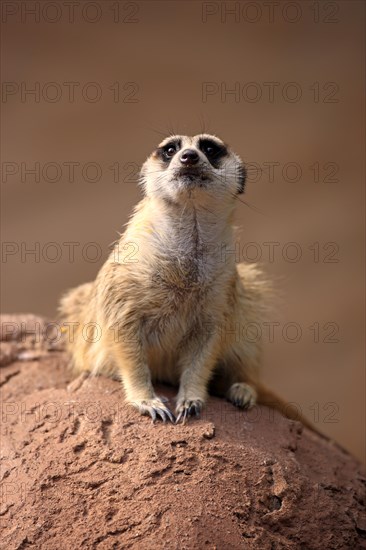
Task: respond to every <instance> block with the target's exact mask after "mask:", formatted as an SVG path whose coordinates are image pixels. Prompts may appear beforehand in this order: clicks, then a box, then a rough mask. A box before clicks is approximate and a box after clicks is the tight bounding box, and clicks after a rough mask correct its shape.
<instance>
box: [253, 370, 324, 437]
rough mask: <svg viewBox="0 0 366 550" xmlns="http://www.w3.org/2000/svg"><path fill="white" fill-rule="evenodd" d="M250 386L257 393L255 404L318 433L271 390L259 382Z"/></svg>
mask: <svg viewBox="0 0 366 550" xmlns="http://www.w3.org/2000/svg"><path fill="white" fill-rule="evenodd" d="M251 385H252V386H254V388H255V390H256V392H257V403H258V404H259V405H266V406H267V407H270V408H271V409H274V410H276V411H278V412H280V413H281V414H282V416H284V417H285V418H288V419H289V420H298V421H299V422H301V423H302V424H304V426H306V428H308V429H309V430H312V431H313V432H316V433H320V432H319V431H318V430H317V428H316V427H315V426H313V424H312V423H311V422H310V421H309V420H308V419H307V418H305V416H304V415H303V414H301V413H300V412H299V411H298V409H297V408H296V407H295V406H294V405H292V404H291V403H288V402H286V401H285V400H284V399H282V397H280V396H278V395H277V394H276V393H275V392H273V391H272V390H269V389H268V388H267V387H266V386H264V385H263V384H262V383H261V382H257V381H256V382H251Z"/></svg>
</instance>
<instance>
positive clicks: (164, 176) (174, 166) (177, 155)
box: [141, 134, 246, 203]
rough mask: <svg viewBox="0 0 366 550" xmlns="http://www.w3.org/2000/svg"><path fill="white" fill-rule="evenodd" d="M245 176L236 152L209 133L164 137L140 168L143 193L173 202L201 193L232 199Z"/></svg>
mask: <svg viewBox="0 0 366 550" xmlns="http://www.w3.org/2000/svg"><path fill="white" fill-rule="evenodd" d="M245 179H246V171H245V168H244V165H243V163H242V161H241V160H240V158H239V157H238V155H236V154H235V153H233V152H232V151H230V149H229V148H228V146H227V145H226V144H225V143H224V142H223V141H221V139H219V138H218V137H216V136H212V135H209V134H200V135H197V136H194V137H188V136H178V135H174V136H170V137H167V138H166V139H164V141H162V143H160V145H159V146H158V148H157V149H156V150H155V151H154V152H153V153H152V154H151V155H150V156H149V158H148V159H147V160H146V162H145V163H144V165H143V167H142V170H141V183H142V185H143V187H144V190H145V193H146V194H147V195H148V196H155V197H160V198H163V199H165V200H167V201H169V202H173V203H180V202H182V201H183V202H185V201H186V200H187V199H188V198H190V199H197V200H200V202H201V201H202V200H203V201H204V200H205V197H215V199H216V200H219V201H225V202H227V201H230V202H233V200H234V198H235V196H236V195H237V194H239V193H243V192H244V186H245Z"/></svg>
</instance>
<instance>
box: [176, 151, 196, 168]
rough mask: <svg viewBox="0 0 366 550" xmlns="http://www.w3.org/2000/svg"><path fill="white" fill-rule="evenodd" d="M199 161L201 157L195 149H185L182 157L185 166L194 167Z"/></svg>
mask: <svg viewBox="0 0 366 550" xmlns="http://www.w3.org/2000/svg"><path fill="white" fill-rule="evenodd" d="M198 161H199V156H198V153H197V151H195V150H194V149H185V150H184V151H183V153H182V154H181V156H180V162H181V163H182V164H183V165H184V166H193V165H194V164H197V162H198Z"/></svg>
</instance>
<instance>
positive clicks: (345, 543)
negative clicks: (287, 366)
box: [0, 315, 366, 550]
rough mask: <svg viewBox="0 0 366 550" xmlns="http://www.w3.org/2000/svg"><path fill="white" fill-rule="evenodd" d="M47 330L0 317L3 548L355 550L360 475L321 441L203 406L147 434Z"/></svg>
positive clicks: (29, 319)
mask: <svg viewBox="0 0 366 550" xmlns="http://www.w3.org/2000/svg"><path fill="white" fill-rule="evenodd" d="M37 323H38V324H39V325H37ZM47 327H48V325H46V324H45V321H44V320H43V319H40V318H37V317H34V316H30V315H27V316H13V317H9V316H3V318H2V340H3V341H2V352H1V355H0V365H1V369H0V374H1V385H2V388H1V389H2V401H3V402H2V445H1V496H2V501H1V510H0V514H1V535H2V541H3V542H2V544H3V546H2V548H6V549H23V548H42V550H47V549H55V550H56V549H57V550H58V549H60V548H65V549H75V548H87V549H89V548H93V549H95V548H98V549H111V548H116V549H122V548H136V549H139V548H144V549H154V550H155V549H160V548H167V549H169V550H172V549H178V548H179V549H184V548H186V549H191V548H199V549H201V548H211V549H213V548H216V549H220V550H221V549H222V550H227V549H243V548H246V549H260V550H266V549H268V550H269V549H281V550H283V549H299V548H304V549H306V550H311V549H322V550H323V549H325V548H326V549H346V548H347V549H351V548H352V549H356V548H357V549H358V548H366V521H365V518H364V516H362V513H363V512H364V507H365V477H364V474H363V473H362V471H361V467H360V465H359V464H358V462H357V461H356V460H354V459H353V458H352V457H351V456H350V455H348V454H347V453H346V452H344V451H343V450H342V449H341V448H339V447H338V446H337V445H336V444H335V443H334V442H332V441H328V440H326V439H325V438H324V439H323V438H321V437H319V436H318V435H316V434H315V433H312V432H310V431H308V430H307V429H304V428H302V426H301V425H300V424H299V423H297V422H293V421H289V420H287V419H285V418H282V417H281V416H279V415H278V414H277V413H274V412H273V411H271V410H269V409H267V408H266V407H256V408H255V409H254V410H252V411H250V412H241V411H238V410H237V409H235V408H234V407H233V406H232V405H231V404H229V403H226V402H224V401H222V400H220V399H215V398H211V399H210V401H209V404H208V406H207V408H206V410H205V412H204V414H203V416H202V418H201V419H200V420H196V419H193V420H191V421H190V422H189V423H188V424H186V425H177V426H175V425H172V424H166V425H164V424H163V423H156V424H152V422H151V420H149V419H148V418H147V417H141V416H139V415H138V414H137V413H136V412H135V411H134V410H133V409H131V408H130V407H129V406H128V405H125V404H124V403H123V391H122V389H121V386H120V384H119V383H118V382H115V381H113V380H109V379H106V378H94V379H90V378H85V377H84V378H83V377H79V378H77V379H76V380H73V381H72V380H71V377H70V375H69V373H68V371H67V362H68V359H67V356H66V354H65V352H64V351H63V350H62V346H60V345H58V344H57V342H55V341H54V342H53V343H50V334H51V333H52V332H53V331H54V327H53V328H52V326H51V327H48V328H47ZM34 328H36V330H35V332H33V333H32V329H34ZM159 391H160V393H163V394H165V395H167V396H168V397H169V398H170V399H172V397H173V395H174V393H173V392H172V390H171V389H169V388H165V387H161V388H159Z"/></svg>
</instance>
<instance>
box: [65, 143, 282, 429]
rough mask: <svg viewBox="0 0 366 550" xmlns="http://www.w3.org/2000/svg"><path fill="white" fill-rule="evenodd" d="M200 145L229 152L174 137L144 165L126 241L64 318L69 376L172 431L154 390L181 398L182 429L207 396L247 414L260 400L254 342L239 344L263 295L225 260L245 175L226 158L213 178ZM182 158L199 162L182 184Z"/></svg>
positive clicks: (250, 277)
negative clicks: (78, 375) (110, 391)
mask: <svg viewBox="0 0 366 550" xmlns="http://www.w3.org/2000/svg"><path fill="white" fill-rule="evenodd" d="M174 139H179V140H180V144H181V145H180V148H179V149H178V150H177V152H176V154H174V155H173V158H172V159H170V160H169V161H167V160H166V159H165V156H164V155H165V154H166V153H165V152H162V150H163V149H164V147H166V144H167V143H168V144H169V142H171V141H172V140H174ZM202 139H203V140H205V139H206V140H213V142H214V143H217V144H218V145H219V146H220V147H221V146H222V147H225V146H224V144H223V142H221V140H219V139H218V138H216V137H215V136H206V135H201V136H195V137H192V138H191V137H187V136H171V137H169V138H167V139H166V140H164V142H163V143H162V144H161V145H160V148H159V149H158V151H157V152H155V153H153V154H152V155H151V156H150V157H149V158H148V159H147V161H146V162H145V164H144V166H143V169H142V172H141V174H142V176H141V181H142V185H143V187H144V192H145V197H144V198H143V200H142V201H141V202H140V203H139V204H138V205H137V207H136V209H135V212H134V214H133V216H132V217H131V220H130V222H129V223H128V225H127V228H126V231H125V232H124V234H123V235H122V236H121V238H120V240H119V241H118V242H117V243H116V245H115V247H114V250H113V251H112V253H111V255H110V257H109V258H108V260H107V261H106V263H105V264H104V265H103V267H102V268H101V270H100V272H99V274H98V276H97V278H96V280H95V281H94V282H92V283H87V284H84V285H81V286H79V287H78V288H76V289H73V290H71V291H69V292H68V293H67V294H66V295H65V296H64V297H63V299H62V301H61V306H60V311H61V314H62V318H63V319H64V321H65V322H66V323H68V324H69V325H68V326H69V327H70V330H69V333H68V338H67V339H66V340H67V342H68V346H69V349H70V352H71V354H72V357H73V364H74V368H75V370H76V371H77V372H82V371H90V372H91V373H92V374H106V375H108V376H116V377H118V378H120V379H121V381H122V382H123V385H124V388H125V393H126V398H127V400H128V401H129V402H130V403H132V404H133V405H134V406H135V407H136V408H137V409H138V410H139V411H140V412H141V413H142V414H150V415H151V416H152V418H153V419H154V420H155V418H156V417H157V416H158V417H161V418H162V419H163V420H165V419H167V418H170V419H171V420H172V419H173V415H172V413H171V412H170V411H169V409H168V406H167V404H166V401H165V400H164V398H161V397H159V396H157V395H156V394H155V391H154V388H153V382H155V381H160V382H165V383H169V384H173V385H175V386H178V387H179V390H178V395H177V403H176V414H177V420H178V421H179V420H181V419H183V421H185V420H186V418H187V417H188V416H190V415H192V414H193V413H196V414H197V415H198V414H199V412H200V410H201V407H202V406H203V404H204V403H205V402H206V399H207V395H208V390H209V389H210V392H212V393H215V394H217V395H225V396H226V397H227V398H228V399H229V400H231V401H232V402H233V403H234V404H235V405H237V406H240V407H250V406H252V405H253V404H254V403H255V402H256V397H257V391H256V385H257V386H258V388H261V386H260V385H259V383H258V381H257V373H258V367H259V364H260V357H261V349H260V341H258V340H257V339H256V338H245V337H244V336H243V335H244V334H245V330H247V329H248V327H249V328H250V326H255V324H257V325H261V323H262V321H263V312H264V306H265V303H264V302H265V296H266V293H267V292H268V288H269V285H268V284H267V283H266V282H265V281H264V280H263V277H262V275H261V273H260V271H259V269H258V268H257V267H256V266H254V265H247V264H244V263H241V264H239V265H237V264H236V263H235V255H234V254H233V251H234V249H235V231H234V227H233V212H234V207H235V203H236V198H237V194H238V190H239V191H240V185H239V184H240V183H243V181H242V180H243V177H242V176H243V167H242V164H241V161H240V159H239V157H238V156H237V155H235V154H234V153H232V152H231V151H230V150H229V149H227V154H226V155H224V157H223V158H221V159H220V162H219V163H218V166H216V167H215V166H212V165H211V163H210V162H209V161H208V157H206V156H205V154H204V153H203V152H202V151H201V149H200V143H201V142H200V140H202ZM187 148H188V149H190V150H192V149H193V150H194V151H196V153H197V154H198V155H199V161H198V165H197V166H198V168H196V167H195V168H194V170H193V171H192V170H191V171H190V173H189V174H188V175H186V172H185V171H184V170H185V169H183V168H181V163H182V160H181V155H182V154H183V153H182V151H183V152H184V151H186V150H187ZM159 151H160V152H159ZM161 155H163V157H161ZM162 158H163V160H162ZM168 162H169V164H168V165H167V163H168ZM195 170H196V171H195ZM188 172H189V170H188ZM192 173H193V175H192ZM238 174H239V175H240V177H239V176H238ZM253 324H254V325H253ZM86 328H87V329H88V330H86ZM73 329H75V330H73ZM248 382H250V384H249V383H248ZM262 393H263V392H262ZM277 408H278V407H277Z"/></svg>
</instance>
